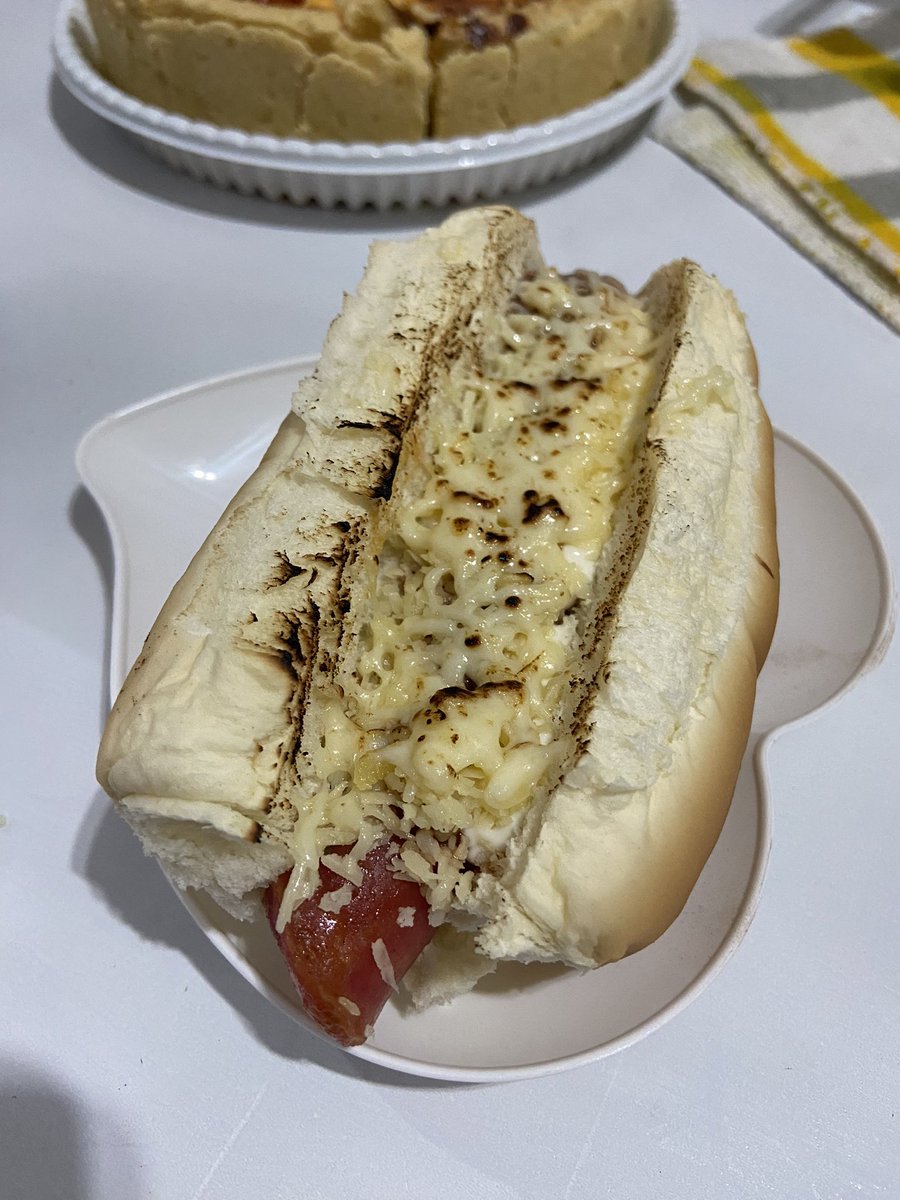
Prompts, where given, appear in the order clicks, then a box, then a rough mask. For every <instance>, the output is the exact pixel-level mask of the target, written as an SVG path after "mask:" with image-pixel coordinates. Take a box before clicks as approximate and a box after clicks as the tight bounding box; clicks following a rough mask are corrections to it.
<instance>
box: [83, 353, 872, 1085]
mask: <svg viewBox="0 0 900 1200" xmlns="http://www.w3.org/2000/svg"><path fill="white" fill-rule="evenodd" d="M312 365H313V364H312V360H310V359H304V360H302V361H298V362H292V363H286V364H280V365H276V366H271V367H266V368H262V369H259V370H255V371H250V372H247V373H244V374H240V375H233V376H230V377H227V378H222V379H216V380H212V381H210V382H207V383H201V384H198V385H197V386H195V387H191V388H187V389H185V390H183V391H178V392H173V393H171V394H169V395H166V396H162V397H159V398H157V399H154V400H150V401H147V402H145V403H143V404H139V405H137V406H135V407H133V408H129V409H125V410H124V411H122V412H119V413H116V414H114V415H113V416H111V417H108V418H107V419H106V420H104V421H102V422H101V423H100V424H99V425H97V426H95V427H94V428H93V429H92V430H91V431H90V432H89V433H88V434H87V435H86V437H85V438H84V440H83V441H82V443H81V445H80V447H79V450H78V469H79V472H80V474H81V477H82V479H83V480H84V483H85V484H86V486H87V487H88V488H89V490H90V491H91V493H92V495H93V496H94V498H95V499H96V501H97V503H98V505H99V506H100V508H101V510H102V512H103V514H104V516H105V518H106V520H107V522H108V524H109V529H110V533H111V536H112V543H113V550H114V559H115V584H114V593H113V610H112V633H111V638H112V645H111V657H110V681H109V682H110V691H111V695H112V696H114V695H115V694H116V693H117V692H118V689H119V686H120V684H121V682H122V680H123V679H124V677H125V674H126V672H127V670H128V668H129V666H130V664H131V662H132V661H133V660H134V659H135V658H136V656H137V653H138V651H139V649H140V646H141V643H142V641H143V638H144V636H145V634H146V632H147V630H148V629H149V627H150V625H151V624H152V622H153V620H154V618H155V616H156V613H157V611H158V609H159V608H160V606H161V604H162V601H163V600H164V599H165V596H166V595H167V593H168V591H169V589H170V588H171V586H172V584H173V583H174V581H175V579H176V578H177V577H178V575H179V574H180V573H181V571H182V570H183V569H184V567H185V566H186V565H187V563H188V561H189V559H190V558H191V556H192V555H193V553H194V550H195V549H196V547H197V546H198V545H199V544H200V542H201V541H202V539H203V537H204V536H205V535H206V533H207V532H208V530H209V528H210V527H211V525H212V524H213V523H214V521H215V520H216V518H217V517H218V515H219V513H220V511H221V510H222V508H223V507H224V505H225V503H226V502H227V500H228V499H229V498H230V497H231V495H232V494H233V493H234V492H235V491H236V490H237V488H238V487H239V485H240V484H241V483H242V482H243V480H244V479H245V478H246V476H247V475H248V474H249V473H250V472H251V471H252V470H253V468H254V467H255V466H256V464H257V462H258V461H259V459H260V457H261V456H262V453H263V450H264V449H265V447H266V445H267V444H268V442H269V440H270V438H271V437H272V435H273V433H274V430H275V428H276V426H277V424H278V422H279V420H280V419H281V416H282V415H283V413H284V411H285V407H286V403H287V399H288V397H289V396H290V395H291V393H292V392H293V390H294V388H295V386H296V383H297V380H298V379H299V378H300V377H301V376H302V375H304V374H306V373H308V371H309V370H310V368H311V366H312ZM776 470H777V491H778V502H779V537H780V543H781V555H782V560H783V579H782V583H783V590H782V604H781V612H780V617H779V624H778V630H777V633H776V637H775V642H774V645H773V648H772V653H771V655H770V657H769V661H768V663H767V665H766V668H765V670H764V672H763V675H762V677H761V680H760V689H759V697H758V703H757V708H756V713H755V717H754V725H753V733H752V736H751V741H750V748H749V750H748V753H747V756H746V759H745V762H744V766H743V769H742V771H741V776H740V779H739V782H738V786H737V791H736V794H735V798H734V803H733V805H732V808H731V812H730V815H729V817H728V820H727V822H726V824H725V828H724V830H723V833H722V836H721V838H720V839H719V842H718V844H717V846H716V848H715V851H714V852H713V855H712V857H711V858H710V860H709V862H708V864H707V866H706V868H705V869H704V871H703V874H702V876H701V878H700V880H699V882H698V884H697V886H696V888H695V889H694V892H693V893H692V895H691V898H690V900H689V901H688V904H687V907H686V908H685V910H684V912H683V913H682V915H681V916H680V917H679V918H678V920H677V921H676V922H675V923H674V925H672V927H671V928H670V929H669V930H668V932H667V933H666V934H665V935H664V936H663V937H662V938H660V939H659V941H657V942H656V943H654V945H652V946H650V947H649V948H648V949H646V950H642V951H641V952H640V953H639V954H635V955H633V956H632V957H630V958H628V959H626V960H624V961H623V962H620V963H615V964H613V965H611V966H608V967H604V968H602V969H601V970H599V971H594V972H591V973H588V974H583V975H579V974H577V973H575V972H572V971H564V970H561V969H544V968H540V967H530V968H526V967H520V966H516V965H511V966H510V967H509V968H507V969H504V968H501V970H500V972H498V974H497V976H494V977H493V978H491V979H489V980H486V981H484V982H483V983H482V984H481V985H480V986H479V987H478V988H477V989H476V990H475V991H474V992H473V993H471V994H470V995H468V996H464V997H462V998H461V999H459V1000H457V1001H455V1002H454V1003H453V1004H452V1005H449V1006H447V1007H445V1008H437V1009H432V1010H430V1011H428V1012H425V1013H419V1014H404V1013H403V1012H401V1010H400V1008H399V1007H397V1005H396V1004H393V1003H392V1004H389V1005H388V1007H387V1008H386V1009H385V1011H384V1013H383V1014H382V1016H381V1017H380V1018H379V1020H378V1024H377V1026H376V1031H375V1034H374V1036H373V1037H372V1039H371V1040H370V1041H369V1043H368V1044H367V1045H365V1046H362V1047H359V1048H358V1049H355V1050H352V1051H350V1053H352V1054H356V1055H358V1056H359V1057H360V1058H364V1059H367V1060H369V1061H370V1062H375V1063H379V1064H381V1065H382V1066H387V1067H392V1068H394V1069H397V1070H401V1071H406V1072H408V1073H411V1074H416V1075H422V1076H429V1077H432V1078H438V1079H450V1080H465V1081H498V1080H504V1079H515V1078H522V1077H526V1076H532V1075H540V1074H545V1073H549V1072H552V1071H559V1070H564V1069H566V1068H568V1067H573V1066H578V1065H580V1064H582V1063H585V1062H590V1061H593V1060H595V1059H597V1058H600V1057H602V1056H604V1055H607V1054H611V1053H613V1052H614V1051H616V1050H620V1049H622V1048H623V1047H625V1046H628V1045H630V1044H632V1043H633V1042H635V1041H637V1040H638V1039H640V1038H642V1037H644V1036H645V1035H646V1034H648V1033H650V1032H651V1031H652V1030H654V1029H656V1028H657V1027H659V1026H660V1025H661V1024H663V1023H664V1022H665V1021H667V1020H668V1019H669V1018H671V1017H672V1016H674V1015H675V1014H676V1013H677V1012H678V1011H679V1010H680V1009H682V1008H683V1007H684V1006H685V1005H686V1004H687V1003H688V1002H689V1001H690V1000H691V999H693V997H694V996H696V995H697V994H698V993H699V992H700V991H701V990H702V988H703V987H705V985H706V984H707V983H709V981H710V980H711V979H712V978H713V977H714V976H715V975H716V973H717V972H718V971H719V970H720V968H721V967H722V966H723V965H724V963H725V962H726V961H727V959H728V958H729V957H730V955H731V954H732V953H733V952H734V950H735V948H736V947H737V945H738V943H739V942H740V940H741V938H742V937H743V935H744V933H745V932H746V930H747V927H748V925H749V923H750V921H751V920H752V918H753V914H754V912H755V909H756V904H757V898H758V895H759V889H760V884H761V882H762V876H763V872H764V869H765V863H766V858H767V855H768V849H769V840H770V816H771V814H770V800H769V786H768V781H767V777H766V768H765V750H766V746H767V744H768V743H769V742H770V741H771V739H772V737H773V736H774V735H775V734H776V733H777V732H780V731H781V730H783V729H784V728H785V727H786V726H787V725H788V724H789V723H792V722H796V721H797V720H799V719H801V718H803V717H805V716H808V715H809V714H810V713H811V712H813V710H815V709H817V708H820V707H821V706H822V705H823V704H825V703H827V702H828V701H829V700H833V699H834V698H836V697H837V696H838V695H839V694H840V693H841V692H843V691H844V690H845V689H846V688H847V687H848V686H849V685H850V684H851V682H852V681H853V680H855V679H856V678H858V677H859V675H860V674H861V673H862V672H864V671H865V670H866V669H868V668H870V667H871V666H873V665H874V664H875V663H876V662H877V661H878V660H879V658H880V656H881V653H882V652H883V650H884V648H885V646H886V643H887V640H888V639H889V636H890V631H891V612H890V597H891V595H892V591H891V585H890V576H889V570H888V567H887V562H886V558H885V555H884V552H883V550H882V547H881V544H880V542H879V539H878V536H877V534H876V533H875V531H874V529H873V528H872V525H871V523H870V521H869V519H868V517H867V516H866V514H865V512H864V511H863V509H862V507H861V505H860V504H859V502H858V500H857V499H856V498H855V497H854V496H853V494H852V493H851V492H850V491H849V490H848V488H847V487H846V485H844V484H843V483H842V482H841V481H840V480H839V479H838V478H837V477H836V476H835V475H834V474H833V473H832V472H831V471H830V470H829V469H828V468H827V467H826V466H825V465H824V464H823V463H822V462H820V461H819V460H818V459H816V458H815V457H814V456H813V455H812V454H811V453H810V452H809V451H807V450H805V449H804V448H803V447H802V446H800V445H799V444H798V443H796V442H794V441H792V440H791V439H789V438H787V437H785V436H783V435H778V437H777V442H776ZM188 907H189V908H190V910H191V912H192V913H193V915H194V917H195V918H196V919H197V921H198V923H199V924H200V926H201V927H202V928H203V929H204V930H205V932H206V933H207V935H208V936H209V938H210V939H211V940H212V941H213V942H214V943H215V945H216V946H218V948H219V949H220V950H221V951H222V953H223V954H224V955H225V956H226V958H228V959H229V960H230V961H231V962H232V963H233V964H234V966H235V967H236V968H237V969H238V970H239V971H240V972H241V974H242V975H244V976H245V978H247V979H248V980H249V981H250V982H251V983H252V984H253V985H254V986H255V987H256V988H257V989H258V990H259V991H260V992H262V993H263V994H264V995H266V996H268V997H269V999H270V1000H272V1002H273V1003H275V1004H277V1005H278V1006H279V1007H280V1008H282V1009H283V1010H284V1011H285V1012H287V1013H289V1014H290V1015H291V1016H292V1017H294V1018H296V1020H297V1021H298V1022H300V1023H301V1024H304V1025H307V1024H308V1023H307V1022H306V1020H305V1018H304V1016H303V1013H302V1012H301V1010H300V1008H299V1006H298V1004H297V1003H296V1001H295V999H294V993H293V989H292V986H291V983H290V981H289V979H288V976H287V972H286V970H285V968H284V967H283V965H282V962H281V959H280V957H279V955H278V952H277V950H276V948H275V944H274V940H273V939H272V938H271V936H270V934H269V930H268V927H267V926H266V925H265V922H264V921H263V920H260V921H259V922H258V923H257V924H253V925H247V924H244V925H242V924H240V923H238V922H233V921H231V920H230V919H228V918H227V917H225V916H224V915H223V914H222V913H221V912H220V911H218V910H217V909H216V908H215V906H213V905H211V904H209V903H206V902H204V901H202V900H198V899H195V898H191V899H190V900H189V901H188Z"/></svg>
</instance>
